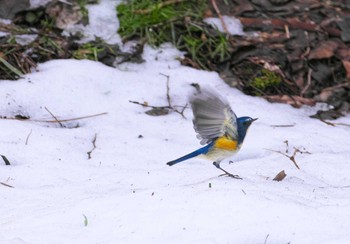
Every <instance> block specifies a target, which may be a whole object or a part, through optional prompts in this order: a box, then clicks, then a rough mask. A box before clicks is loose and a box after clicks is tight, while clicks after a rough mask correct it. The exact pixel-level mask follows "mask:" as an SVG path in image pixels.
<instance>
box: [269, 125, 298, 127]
mask: <svg viewBox="0 0 350 244" xmlns="http://www.w3.org/2000/svg"><path fill="white" fill-rule="evenodd" d="M270 126H271V127H294V126H295V124H292V125H270Z"/></svg>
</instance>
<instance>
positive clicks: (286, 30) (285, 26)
mask: <svg viewBox="0 0 350 244" xmlns="http://www.w3.org/2000/svg"><path fill="white" fill-rule="evenodd" d="M284 31H285V32H286V38H287V39H289V38H290V33H289V26H288V25H284Z"/></svg>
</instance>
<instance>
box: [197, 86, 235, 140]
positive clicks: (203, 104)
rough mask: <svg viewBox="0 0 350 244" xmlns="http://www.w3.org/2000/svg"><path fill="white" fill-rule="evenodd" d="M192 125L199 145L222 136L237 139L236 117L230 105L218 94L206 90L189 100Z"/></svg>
mask: <svg viewBox="0 0 350 244" xmlns="http://www.w3.org/2000/svg"><path fill="white" fill-rule="evenodd" d="M190 103H191V106H192V111H193V125H194V129H195V131H196V132H197V133H198V134H197V138H198V139H200V140H201V144H202V145H204V144H207V143H209V142H211V141H212V140H214V139H215V138H218V137H220V136H223V135H225V134H226V135H228V136H229V137H231V138H232V139H233V140H237V139H238V132H237V116H236V114H235V113H234V112H233V111H232V109H231V108H230V105H229V104H228V103H227V102H226V101H225V100H224V99H223V98H222V97H220V96H219V95H218V94H216V93H214V92H210V91H207V90H202V91H201V93H199V94H197V95H193V96H192V97H191V98H190Z"/></svg>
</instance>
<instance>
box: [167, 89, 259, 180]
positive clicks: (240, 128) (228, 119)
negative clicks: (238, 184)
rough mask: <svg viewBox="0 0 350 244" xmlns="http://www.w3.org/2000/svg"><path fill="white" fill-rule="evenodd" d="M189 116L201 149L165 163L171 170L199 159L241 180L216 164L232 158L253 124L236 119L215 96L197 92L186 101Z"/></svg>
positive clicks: (206, 90)
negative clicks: (191, 114) (191, 117)
mask: <svg viewBox="0 0 350 244" xmlns="http://www.w3.org/2000/svg"><path fill="white" fill-rule="evenodd" d="M189 102H190V105H191V108H192V112H193V121H192V122H193V127H194V130H195V131H196V133H197V138H198V139H200V144H201V145H205V146H203V147H201V148H199V149H197V150H195V151H193V152H191V153H189V154H187V155H185V156H183V157H180V158H178V159H175V160H172V161H170V162H167V165H169V166H173V165H175V164H178V163H180V162H183V161H185V160H188V159H191V158H194V157H201V158H205V159H208V160H211V161H212V162H213V165H214V166H215V167H216V168H218V169H220V170H221V171H223V172H224V174H222V175H226V176H229V177H232V178H236V179H242V178H241V177H239V176H238V175H234V174H231V173H229V172H228V171H226V170H225V169H223V168H221V167H220V162H221V161H222V160H224V159H226V158H229V157H231V156H233V155H234V154H236V153H237V152H238V151H239V150H240V149H241V147H242V144H243V141H244V138H245V137H246V134H247V131H248V128H249V127H250V125H251V124H252V123H253V122H254V121H256V120H257V118H255V119H253V118H251V117H249V116H243V117H239V118H238V117H237V116H236V114H235V113H234V112H233V110H232V109H231V107H230V105H229V103H228V102H227V101H226V99H224V98H223V97H222V96H220V95H219V94H218V93H217V92H214V91H213V90H209V89H200V90H199V92H197V93H196V94H193V95H192V96H191V97H190V99H189Z"/></svg>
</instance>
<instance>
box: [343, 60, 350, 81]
mask: <svg viewBox="0 0 350 244" xmlns="http://www.w3.org/2000/svg"><path fill="white" fill-rule="evenodd" d="M342 62H343V66H344V68H345V70H346V78H347V79H350V61H347V60H343V61H342Z"/></svg>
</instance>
